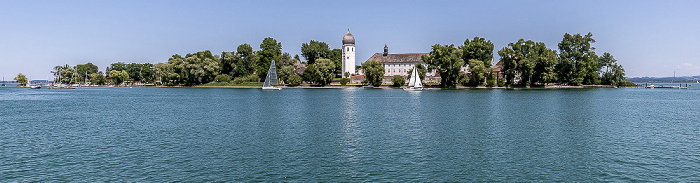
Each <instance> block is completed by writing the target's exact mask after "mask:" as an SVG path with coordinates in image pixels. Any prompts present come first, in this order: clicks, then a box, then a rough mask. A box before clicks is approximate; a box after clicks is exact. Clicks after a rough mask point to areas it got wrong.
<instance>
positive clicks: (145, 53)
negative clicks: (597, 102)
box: [0, 0, 700, 80]
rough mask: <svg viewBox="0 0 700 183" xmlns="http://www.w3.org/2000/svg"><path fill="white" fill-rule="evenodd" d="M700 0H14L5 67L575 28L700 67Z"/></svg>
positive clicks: (617, 51)
mask: <svg viewBox="0 0 700 183" xmlns="http://www.w3.org/2000/svg"><path fill="white" fill-rule="evenodd" d="M699 5H700V1H587V2H579V1H493V2H492V1H489V2H462V1H378V2H376V1H353V2H342V1H333V2H327V1H262V2H257V1H255V2H249V1H82V0H71V1H4V6H2V7H0V15H1V16H0V25H3V29H0V38H2V42H3V44H0V63H2V64H0V75H1V76H4V77H5V80H11V79H12V78H14V76H16V75H17V74H18V73H23V74H25V75H27V76H28V77H31V79H32V80H35V79H48V77H52V76H51V75H50V73H49V72H50V71H51V70H52V68H53V67H54V66H56V65H65V64H69V65H71V66H75V65H76V64H84V63H87V62H91V63H93V64H95V65H97V66H99V69H100V70H101V71H104V70H105V68H106V67H107V66H109V64H111V63H115V62H126V63H132V62H135V63H145V62H149V63H158V62H167V60H168V58H170V56H171V55H173V54H180V55H185V54H187V53H194V52H197V51H203V50H210V51H211V52H212V53H214V54H217V55H219V54H221V52H222V51H234V50H235V49H236V47H237V46H238V45H240V44H243V43H248V44H250V45H251V46H252V47H253V48H254V49H255V50H259V45H260V43H261V42H262V40H263V38H265V37H273V38H275V39H276V40H277V41H279V42H281V43H282V51H283V52H288V53H290V54H292V55H295V54H300V47H301V44H302V43H308V42H309V41H310V40H318V41H323V42H326V43H328V44H329V46H330V47H331V49H333V48H340V47H341V39H342V37H343V35H344V34H345V32H346V31H347V29H348V28H349V29H350V32H351V33H352V34H353V35H354V36H355V39H356V48H357V55H356V56H357V60H356V62H357V63H356V64H358V65H359V64H360V63H362V62H364V61H365V60H367V59H368V58H369V57H370V56H371V55H372V54H374V53H379V52H382V49H383V47H384V44H385V43H386V44H387V45H388V46H389V52H390V53H420V52H429V51H430V46H431V45H433V44H455V45H461V44H462V43H463V42H464V40H465V39H467V38H469V39H472V38H473V37H475V36H479V37H484V38H486V39H489V40H491V42H493V44H494V57H495V58H494V59H495V60H498V55H497V53H496V52H497V51H498V50H500V49H501V48H503V47H505V46H507V44H508V43H510V42H516V41H517V40H518V39H520V38H524V39H526V40H528V39H529V40H533V41H536V42H544V43H545V44H546V45H547V47H549V48H551V49H555V50H558V49H557V43H559V42H560V41H561V39H562V37H563V35H564V34H565V33H571V34H576V33H581V34H586V33H588V32H591V33H593V37H594V39H595V40H596V41H597V42H596V43H594V47H596V53H597V54H598V55H601V54H602V53H603V52H610V53H611V54H612V55H613V56H614V57H615V58H616V59H617V60H618V63H619V64H622V65H623V66H624V68H625V70H626V74H627V75H626V76H627V77H645V76H648V77H669V76H673V73H674V71H675V74H676V76H697V75H700V62H699V61H700V60H699V59H698V58H700V52H697V51H695V50H694V49H695V48H700V39H699V38H700V36H698V33H697V32H696V30H700V25H698V24H697V20H700V12H699V11H697V10H696V8H697V7H700V6H699Z"/></svg>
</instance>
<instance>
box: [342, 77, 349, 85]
mask: <svg viewBox="0 0 700 183" xmlns="http://www.w3.org/2000/svg"><path fill="white" fill-rule="evenodd" d="M348 82H350V79H348V78H341V79H340V85H343V86H345V85H347V84H348Z"/></svg>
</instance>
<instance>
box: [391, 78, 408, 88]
mask: <svg viewBox="0 0 700 183" xmlns="http://www.w3.org/2000/svg"><path fill="white" fill-rule="evenodd" d="M391 82H393V83H394V84H393V85H392V86H395V87H400V86H402V85H403V84H404V83H406V80H405V79H403V77H401V76H399V75H395V76H394V77H393V78H391Z"/></svg>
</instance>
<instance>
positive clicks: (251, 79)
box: [233, 74, 260, 84]
mask: <svg viewBox="0 0 700 183" xmlns="http://www.w3.org/2000/svg"><path fill="white" fill-rule="evenodd" d="M259 80H260V78H259V77H258V75H255V74H251V75H248V76H241V77H237V78H235V79H233V83H234V84H241V83H244V82H258V81H259Z"/></svg>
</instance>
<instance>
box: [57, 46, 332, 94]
mask: <svg viewBox="0 0 700 183" xmlns="http://www.w3.org/2000/svg"><path fill="white" fill-rule="evenodd" d="M259 48H260V50H253V47H252V46H251V45H249V44H247V43H244V44H241V45H239V46H238V47H237V48H236V50H235V51H230V52H226V51H224V52H222V53H221V55H214V54H212V53H211V51H209V50H204V51H199V52H196V53H188V54H186V55H184V56H183V55H179V54H175V55H172V56H171V57H170V58H168V61H167V62H161V63H156V64H151V63H124V62H116V63H112V64H110V66H109V67H107V68H106V69H105V72H102V71H99V69H98V67H97V66H96V65H94V64H92V63H87V64H79V65H76V66H74V67H71V66H69V65H67V64H66V65H59V66H56V67H54V70H53V71H52V73H53V74H54V76H55V78H57V79H56V81H55V82H60V83H69V84H75V83H83V82H85V81H86V80H87V81H89V82H90V83H92V84H98V85H101V84H107V80H111V83H109V84H115V85H120V84H123V83H125V82H126V83H133V82H140V83H152V84H155V85H169V86H174V85H185V86H192V85H199V84H206V83H212V82H220V83H234V84H241V83H244V82H263V81H264V79H265V75H267V70H268V68H269V67H270V63H271V61H272V60H275V61H276V62H275V65H276V67H277V68H278V70H277V71H278V72H279V74H278V76H279V79H280V81H282V82H283V83H285V84H287V85H292V86H295V85H300V84H301V83H302V82H303V81H306V82H308V83H312V84H317V85H327V84H330V82H332V81H333V79H334V78H335V77H338V76H340V74H341V73H340V71H341V70H340V69H341V57H342V50H340V49H330V47H329V46H328V44H327V43H325V42H320V41H315V40H311V41H310V42H309V43H303V44H302V45H301V53H302V56H303V57H304V58H305V59H306V60H307V62H304V63H303V62H301V60H300V57H299V55H295V56H293V57H292V56H291V55H290V54H289V53H286V52H285V53H283V52H282V43H280V42H278V41H277V40H275V39H273V38H270V37H268V38H265V39H264V40H263V41H262V43H261V44H260V47H259ZM304 65H305V66H306V69H305V70H304V72H303V74H301V75H298V74H297V70H298V69H300V68H301V67H302V66H304ZM86 78H87V79H86Z"/></svg>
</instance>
